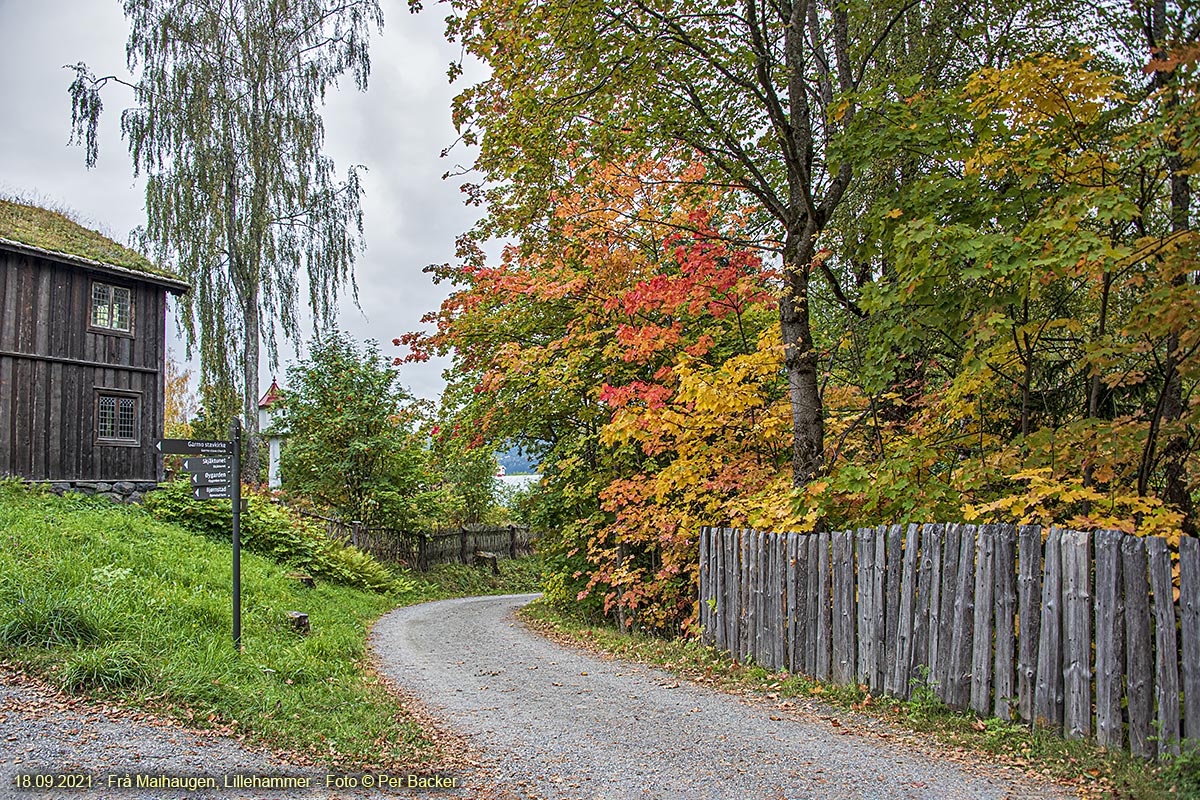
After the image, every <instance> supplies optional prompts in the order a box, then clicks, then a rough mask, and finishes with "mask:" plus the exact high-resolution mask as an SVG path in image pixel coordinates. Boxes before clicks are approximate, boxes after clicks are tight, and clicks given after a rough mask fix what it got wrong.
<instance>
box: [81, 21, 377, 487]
mask: <svg viewBox="0 0 1200 800" xmlns="http://www.w3.org/2000/svg"><path fill="white" fill-rule="evenodd" d="M124 10H125V15H126V17H127V18H128V19H129V22H130V26H131V27H130V33H129V40H128V43H127V45H126V59H127V66H128V69H129V73H130V76H131V77H122V76H118V75H106V76H97V75H95V74H94V73H93V72H92V71H91V70H90V69H89V68H88V66H87V65H86V64H83V63H79V64H76V65H74V66H72V67H70V68H71V69H72V70H74V72H75V79H74V81H73V82H72V83H71V86H70V97H71V104H72V115H71V116H72V133H73V138H74V140H75V141H77V142H79V143H82V144H83V145H84V148H85V152H86V162H87V165H88V166H89V167H91V166H93V165H94V164H95V163H96V158H97V138H96V129H97V122H98V120H99V117H100V113H101V109H102V106H103V104H102V102H101V91H102V90H103V89H104V88H105V87H106V86H108V85H109V84H123V85H124V86H127V87H128V88H130V89H131V90H132V93H133V103H132V105H131V106H130V107H129V108H127V109H125V111H124V112H123V113H122V115H121V132H122V134H123V136H124V139H125V141H126V143H127V145H128V149H129V155H130V157H131V159H132V162H133V168H134V172H135V174H144V175H145V176H146V216H147V224H146V226H145V228H144V229H142V230H141V232H140V233H141V237H142V239H143V245H144V246H145V247H146V248H147V249H148V250H150V251H151V252H152V253H153V254H154V255H155V256H156V258H157V259H158V260H159V261H160V262H161V263H163V264H166V265H170V266H171V267H173V268H174V269H175V270H176V271H177V272H178V273H179V274H180V275H181V276H182V277H183V278H184V279H186V280H187V281H188V282H190V283H191V284H192V287H193V288H192V292H191V293H190V294H189V295H187V296H185V297H184V298H183V299H182V300H181V306H180V316H181V320H180V322H181V326H182V328H183V331H184V333H185V336H186V342H187V345H188V348H189V355H190V353H191V352H193V348H197V347H198V349H199V353H200V363H201V380H202V382H204V383H207V384H213V383H224V384H230V385H233V386H237V387H239V388H240V390H241V395H242V405H243V413H244V417H245V428H246V432H247V435H248V436H249V438H250V446H248V447H247V448H246V450H245V452H246V453H247V457H246V458H245V460H244V461H243V464H244V475H245V476H246V477H247V478H249V479H251V480H257V476H258V450H257V447H256V446H254V437H255V435H256V434H257V431H258V407H257V401H258V393H259V391H258V386H259V384H258V369H259V359H260V351H261V350H262V348H263V345H264V344H265V349H266V354H267V355H268V357H269V358H270V359H271V361H272V362H273V363H277V361H278V355H277V342H276V334H275V331H276V326H277V325H278V327H279V328H280V330H282V332H283V334H284V336H285V337H287V338H288V339H289V340H295V339H297V338H298V336H299V308H300V297H301V295H302V294H303V293H306V294H307V300H308V305H309V307H310V309H311V311H312V314H313V317H314V322H315V323H316V324H317V325H318V326H322V325H325V324H326V323H328V322H329V321H330V318H331V316H332V313H333V310H334V302H335V300H336V298H337V296H338V295H339V293H341V292H343V291H344V290H346V289H347V288H348V289H349V290H351V291H352V292H354V293H355V294H356V293H357V292H356V287H355V284H354V277H353V265H354V260H355V256H356V254H357V253H358V252H360V250H361V248H362V246H363V240H362V213H361V209H360V205H359V201H360V197H361V194H362V186H361V184H360V182H359V168H357V167H351V168H350V169H349V171H348V172H347V173H346V175H345V177H344V178H340V177H339V176H338V175H337V173H336V172H335V167H334V164H333V162H332V160H331V159H330V158H329V157H328V156H326V155H325V154H324V153H323V152H322V147H323V141H324V125H323V122H322V119H321V113H320V111H321V104H322V102H323V100H324V96H325V92H326V90H327V89H328V88H329V87H330V85H331V84H333V83H335V82H336V81H337V80H338V78H339V77H341V76H342V75H344V74H346V73H350V75H351V76H352V78H353V81H354V84H355V86H357V88H358V89H360V90H365V89H366V85H367V76H368V74H369V72H370V58H369V54H368V40H369V36H370V33H371V29H372V27H375V28H381V27H382V24H383V16H382V12H381V10H380V7H379V3H378V0H124Z"/></svg>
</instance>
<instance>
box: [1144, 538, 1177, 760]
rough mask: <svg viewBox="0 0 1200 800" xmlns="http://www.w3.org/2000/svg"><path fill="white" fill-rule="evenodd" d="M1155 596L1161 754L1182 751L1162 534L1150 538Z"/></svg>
mask: <svg viewBox="0 0 1200 800" xmlns="http://www.w3.org/2000/svg"><path fill="white" fill-rule="evenodd" d="M1146 559H1147V561H1148V563H1149V565H1150V591H1151V593H1152V595H1153V598H1154V644H1155V659H1154V689H1155V692H1154V699H1155V701H1156V702H1157V704H1158V717H1157V726H1158V757H1159V758H1160V759H1162V758H1163V757H1165V756H1177V755H1179V662H1178V661H1177V660H1176V659H1177V658H1178V656H1177V653H1178V638H1177V637H1176V631H1175V626H1176V624H1177V622H1176V618H1175V597H1174V587H1173V586H1172V585H1171V553H1170V550H1169V549H1168V548H1167V540H1166V539H1164V538H1162V537H1161V536H1152V537H1149V538H1147V539H1146Z"/></svg>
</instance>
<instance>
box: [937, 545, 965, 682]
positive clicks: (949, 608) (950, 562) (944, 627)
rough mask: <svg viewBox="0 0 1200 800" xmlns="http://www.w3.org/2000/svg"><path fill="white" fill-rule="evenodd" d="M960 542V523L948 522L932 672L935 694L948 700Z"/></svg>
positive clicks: (943, 548)
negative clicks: (949, 523) (951, 523)
mask: <svg viewBox="0 0 1200 800" xmlns="http://www.w3.org/2000/svg"><path fill="white" fill-rule="evenodd" d="M961 546H962V526H961V525H957V524H955V525H947V526H946V530H945V533H944V535H943V537H942V592H941V597H940V598H939V599H940V602H941V609H940V610H939V612H938V635H937V641H936V644H937V653H936V660H935V664H934V675H935V685H936V689H935V691H936V692H937V696H938V697H940V698H941V699H942V702H944V703H948V704H949V703H951V702H952V701H951V699H950V698H951V695H952V691H951V689H950V670H951V667H950V663H951V661H952V660H953V653H954V599H955V595H956V594H957V592H958V563H959V558H958V556H959V552H958V551H959V550H960V549H961Z"/></svg>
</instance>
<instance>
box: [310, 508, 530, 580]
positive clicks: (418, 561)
mask: <svg viewBox="0 0 1200 800" xmlns="http://www.w3.org/2000/svg"><path fill="white" fill-rule="evenodd" d="M297 513H299V514H301V515H302V516H305V517H308V518H310V519H315V520H319V521H321V522H322V523H323V524H324V526H325V532H326V534H328V536H329V537H330V538H331V539H334V540H335V541H341V542H346V543H347V544H352V545H354V546H355V547H357V548H358V549H359V550H362V551H363V552H364V553H370V554H371V555H373V556H375V557H376V558H378V559H380V560H381V561H390V562H395V563H401V564H406V565H408V566H410V567H413V568H414V569H418V570H421V571H422V572H424V571H425V570H427V569H429V568H430V567H431V566H433V565H434V564H448V563H452V562H459V563H462V564H470V563H471V562H472V561H473V560H474V556H475V553H476V551H480V550H482V551H484V552H488V553H495V554H496V555H498V556H500V557H501V558H516V557H518V556H522V555H528V554H529V553H532V552H533V541H534V537H533V536H532V535H531V534H530V531H529V529H528V528H524V527H518V526H515V525H508V526H504V527H499V526H484V525H466V526H463V527H460V528H451V529H446V530H436V531H401V530H395V529H392V528H371V527H367V526H366V525H363V524H362V523H359V522H346V521H344V520H340V519H337V518H334V517H327V516H323V515H321V514H314V513H312V512H310V511H299V510H298V511H297Z"/></svg>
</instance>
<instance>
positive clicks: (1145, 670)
mask: <svg viewBox="0 0 1200 800" xmlns="http://www.w3.org/2000/svg"><path fill="white" fill-rule="evenodd" d="M1121 578H1122V581H1121V582H1122V586H1123V589H1124V592H1125V675H1126V676H1127V678H1126V680H1127V683H1128V687H1127V689H1126V708H1127V711H1128V714H1129V752H1131V753H1133V754H1134V755H1135V756H1140V757H1142V758H1150V757H1152V756H1153V755H1154V743H1153V741H1152V736H1153V722H1152V718H1153V716H1154V695H1153V689H1152V683H1153V679H1154V664H1153V659H1152V653H1153V640H1152V638H1151V634H1150V584H1149V581H1148V580H1147V578H1146V540H1145V539H1139V538H1138V537H1136V536H1126V537H1124V538H1123V539H1122V540H1121Z"/></svg>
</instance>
